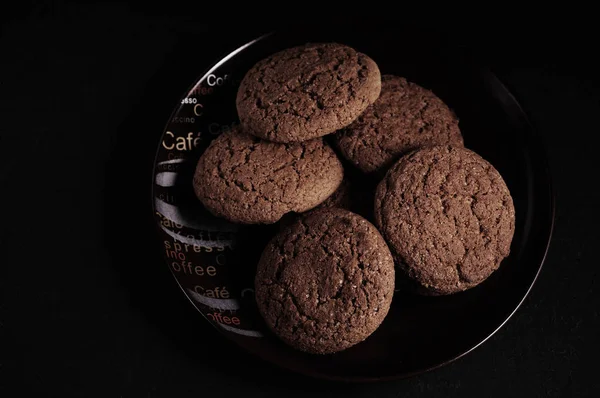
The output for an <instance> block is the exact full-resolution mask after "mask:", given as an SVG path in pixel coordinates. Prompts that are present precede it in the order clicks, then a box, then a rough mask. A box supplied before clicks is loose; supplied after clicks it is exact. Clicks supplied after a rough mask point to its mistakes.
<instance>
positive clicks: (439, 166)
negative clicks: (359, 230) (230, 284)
mask: <svg viewBox="0 0 600 398" xmlns="http://www.w3.org/2000/svg"><path fill="white" fill-rule="evenodd" d="M374 210H375V223H376V225H377V226H378V227H379V230H380V231H381V233H382V235H383V236H384V237H385V239H386V241H387V242H388V244H389V246H390V249H391V251H392V253H393V255H394V258H395V260H396V264H397V265H398V266H399V267H400V268H401V269H402V270H404V271H405V272H406V274H407V276H408V277H409V278H410V279H412V280H413V281H415V282H417V284H418V285H419V286H420V287H422V290H424V291H425V292H426V293H427V294H434V295H443V294H452V293H456V292H460V291H463V290H466V289H469V288H472V287H473V286H476V285H477V284H479V283H481V282H483V281H484V280H485V279H486V278H487V277H488V276H490V275H491V274H492V273H493V272H494V271H495V270H496V269H497V268H498V267H499V265H500V262H501V261H502V260H503V259H504V258H505V257H507V256H508V254H509V253H510V245H511V242H512V238H513V234H514V230H515V209H514V205H513V200H512V197H511V196H510V192H509V190H508V187H507V186H506V184H505V182H504V180H503V179H502V177H501V176H500V174H499V173H498V171H497V170H496V169H495V168H494V167H493V166H492V165H491V164H490V163H488V162H487V161H486V160H484V159H483V158H482V157H481V156H479V155H478V154H476V153H475V152H472V151H470V150H468V149H465V148H456V147H451V146H436V147H430V148H424V149H420V150H417V151H414V152H412V153H410V154H408V155H405V156H404V157H402V158H401V159H400V160H399V161H398V162H397V163H396V164H395V165H394V166H393V167H392V168H391V169H390V170H389V171H388V172H387V174H386V176H385V178H384V179H383V180H382V181H381V182H380V184H379V186H378V187H377V191H376V194H375V209H374Z"/></svg>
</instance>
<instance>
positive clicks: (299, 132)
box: [236, 43, 381, 142]
mask: <svg viewBox="0 0 600 398" xmlns="http://www.w3.org/2000/svg"><path fill="white" fill-rule="evenodd" d="M380 90H381V74H380V72H379V68H378V67H377V64H375V62H374V61H373V60H372V59H371V58H369V57H368V56H366V55H365V54H362V53H359V52H356V51H355V50H354V49H352V48H350V47H348V46H344V45H340V44H335V43H316V44H306V45H302V46H298V47H293V48H290V49H286V50H283V51H280V52H278V53H275V54H273V55H271V56H269V57H267V58H265V59H263V60H261V61H259V62H258V63H257V64H256V65H254V66H253V67H252V68H251V69H250V70H249V71H248V72H247V73H246V75H245V76H244V78H243V79H242V82H241V84H240V87H239V89H238V92H237V98H236V105H237V111H238V115H239V118H240V122H241V124H242V126H244V129H245V130H246V131H247V132H249V133H251V134H253V135H256V136H257V137H260V138H263V139H267V140H270V141H274V142H299V141H305V140H308V139H311V138H316V137H321V136H324V135H326V134H330V133H333V132H335V131H336V130H338V129H340V128H342V127H344V126H347V125H348V124H350V123H351V122H352V121H353V120H354V119H356V117H358V115H359V114H360V113H361V112H362V111H364V110H365V108H366V107H367V106H368V105H369V104H371V103H373V102H374V101H375V100H376V99H377V97H378V96H379V92H380Z"/></svg>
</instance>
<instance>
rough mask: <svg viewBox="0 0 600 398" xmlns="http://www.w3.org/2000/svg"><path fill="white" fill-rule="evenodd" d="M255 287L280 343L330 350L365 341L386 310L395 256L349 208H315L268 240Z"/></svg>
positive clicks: (313, 350) (315, 350)
mask: <svg viewBox="0 0 600 398" xmlns="http://www.w3.org/2000/svg"><path fill="white" fill-rule="evenodd" d="M255 291H256V301H257V304H258V309H259V311H260V313H261V315H262V316H263V318H264V319H265V321H266V323H267V325H268V326H269V327H270V328H271V330H273V332H274V333H275V334H276V335H277V336H279V337H280V338H281V339H282V340H283V341H284V342H286V343H287V344H289V345H291V346H293V347H295V348H297V349H299V350H302V351H306V352H309V353H315V354H328V353H334V352H337V351H341V350H344V349H347V348H349V347H351V346H353V345H355V344H357V343H359V342H361V341H363V340H365V339H366V338H367V337H368V336H369V335H371V334H372V333H373V332H374V331H375V330H376V329H377V328H378V327H379V325H380V324H381V322H382V321H383V319H384V318H385V316H386V315H387V313H388V310H389V307H390V303H391V301H392V295H393V293H394V261H393V258H392V255H391V253H390V251H389V249H388V247H387V245H386V243H385V241H384V240H383V238H382V236H381V235H380V234H379V231H377V229H376V228H375V226H373V224H371V223H369V222H368V221H367V220H365V219H364V218H362V217H361V216H359V215H358V214H354V213H351V212H349V211H347V210H343V209H335V208H329V209H321V210H318V211H315V212H312V213H311V214H309V215H307V216H306V217H300V218H299V219H298V220H297V221H296V222H295V223H294V224H292V225H291V226H290V227H288V228H287V229H286V230H284V231H282V232H280V233H279V234H278V235H276V236H275V237H274V238H273V239H272V240H271V241H270V242H269V244H268V245H267V247H266V248H265V250H264V252H263V253H262V256H261V258H260V261H259V263H258V269H257V273H256V280H255Z"/></svg>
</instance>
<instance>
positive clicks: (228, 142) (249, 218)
mask: <svg viewBox="0 0 600 398" xmlns="http://www.w3.org/2000/svg"><path fill="white" fill-rule="evenodd" d="M343 175H344V170H343V168H342V164H341V162H340V160H339V159H338V158H337V156H336V154H335V153H334V152H333V150H332V149H331V148H330V147H329V146H328V145H327V144H325V143H324V142H323V140H322V139H315V140H311V141H307V142H302V143H295V144H277V143H274V142H268V141H263V140H260V139H258V138H256V137H254V136H251V135H249V134H245V133H242V132H241V131H240V130H239V128H235V129H233V130H231V131H229V132H225V133H223V134H221V135H220V136H219V137H217V138H216V139H215V140H213V142H212V143H211V144H210V146H209V147H208V148H207V149H206V151H205V152H204V153H203V154H202V156H201V157H200V160H199V161H198V165H197V166H196V171H195V174H194V182H193V184H194V191H195V193H196V196H197V197H198V199H200V201H201V202H202V203H203V204H204V206H205V207H206V208H207V209H208V210H209V211H210V212H211V213H213V214H215V215H216V216H218V217H223V218H226V219H228V220H229V221H232V222H237V223H244V224H272V223H275V222H277V220H279V219H280V218H281V217H282V216H283V215H284V214H286V213H288V212H290V211H295V212H304V211H307V210H310V209H312V208H314V207H315V206H317V205H319V204H320V203H322V202H323V201H325V199H327V198H328V197H329V196H330V195H331V194H332V193H333V192H334V191H335V190H336V189H337V188H338V186H339V185H340V183H341V182H342V178H343Z"/></svg>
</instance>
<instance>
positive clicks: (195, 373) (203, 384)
mask: <svg viewBox="0 0 600 398" xmlns="http://www.w3.org/2000/svg"><path fill="white" fill-rule="evenodd" d="M3 17H4V20H5V22H6V23H5V25H4V28H3V31H2V36H1V37H0V186H1V187H2V188H1V190H0V204H1V209H2V227H1V228H0V267H1V268H0V294H1V296H0V297H1V301H0V396H2V397H17V396H19V397H20V396H57V397H163V396H164V397H188V396H189V397H192V396H206V395H208V394H211V395H212V396H216V397H219V396H223V397H226V396H227V397H228V396H253V395H256V396H272V397H280V396H284V394H285V395H290V396H306V395H308V394H311V395H312V394H314V396H330V395H332V394H333V393H337V394H339V395H340V396H342V395H343V396H382V397H409V396H419V397H440V396H444V397H449V396H461V397H462V396H473V397H481V396H489V397H515V396H524V397H534V396H592V395H598V394H599V393H600V388H599V385H600V382H599V381H598V377H597V375H596V372H594V366H592V365H591V364H593V363H594V362H596V359H597V357H598V356H599V355H600V347H599V344H598V337H599V336H600V329H599V325H600V309H599V308H600V292H599V286H598V265H599V261H598V259H597V257H596V254H595V248H596V246H597V245H598V241H599V238H600V233H599V228H598V225H600V218H599V216H598V214H599V213H598V211H597V209H596V207H597V206H598V205H599V204H600V195H599V190H598V185H599V184H598V181H599V178H598V175H597V171H598V167H597V166H596V164H597V159H598V155H597V154H596V152H597V151H598V149H597V148H598V147H597V145H595V143H596V141H597V136H598V134H599V133H600V131H599V127H598V117H599V115H600V80H599V79H598V77H597V76H596V75H595V73H596V70H597V66H598V63H597V61H594V59H593V58H592V57H593V55H592V53H593V51H588V50H587V47H586V46H585V44H584V43H583V42H581V41H579V40H570V39H569V37H566V36H564V35H562V34H550V33H548V34H546V33H544V32H542V33H540V32H539V31H538V32H537V33H535V34H531V35H529V36H527V40H523V37H522V36H521V37H520V36H519V34H514V35H512V36H510V37H503V38H502V39H498V38H496V37H492V36H493V35H490V36H489V37H486V36H485V35H483V36H482V34H480V32H477V34H473V32H471V34H468V32H467V33H463V34H457V36H456V40H458V43H459V44H460V43H461V42H460V40H464V45H469V46H472V47H473V48H474V49H475V50H476V51H479V52H480V54H481V57H482V59H485V60H486V62H489V64H490V65H491V66H492V68H493V69H494V70H495V71H496V72H497V74H498V75H499V76H500V77H501V79H502V80H503V81H504V82H505V83H506V84H507V85H508V86H509V88H510V89H511V90H512V91H513V93H514V94H515V96H516V97H517V99H518V100H519V101H520V102H521V104H522V106H523V107H524V109H525V111H526V112H527V114H528V115H529V116H530V118H531V121H532V123H533V124H534V126H535V128H536V129H537V130H538V131H539V133H540V135H541V136H542V137H543V140H544V142H543V145H545V147H546V149H547V153H548V159H549V163H550V167H551V170H552V174H553V180H554V188H555V192H556V202H557V209H556V224H555V232H554V236H553V239H552V243H551V247H550V250H549V253H548V257H547V260H546V262H545V265H544V267H543V269H542V272H541V274H540V277H539V278H538V281H537V283H536V284H535V286H534V288H533V290H532V291H531V293H530V295H529V296H528V297H527V299H526V300H525V302H524V303H523V305H522V306H521V308H520V309H519V310H518V311H517V313H516V314H515V315H514V316H513V317H512V318H511V320H510V321H509V322H508V323H507V324H506V325H505V326H504V327H503V328H502V329H501V330H500V331H499V332H498V333H496V334H495V335H494V336H493V337H492V338H491V339H489V340H488V341H487V342H486V343H485V344H484V345H482V346H481V347H479V348H477V349H476V350H475V351H474V352H472V353H470V354H469V355H467V356H466V357H463V358H462V359H460V360H458V361H456V362H454V363H452V364H450V365H448V366H445V367H443V368H441V369H438V370H435V371H432V372H430V373H427V374H424V375H421V376H417V377H413V378H411V379H407V380H400V381H395V382H385V383H378V384H364V385H343V384H334V383H325V382H319V381H314V380H310V379H305V378H303V377H300V376H296V375H291V374H288V373H286V372H283V371H280V370H278V369H275V368H274V367H272V366H271V365H269V364H266V363H263V362H260V361H258V360H256V359H255V358H253V357H250V356H249V355H247V354H245V353H244V352H242V351H241V350H240V349H238V348H237V347H235V346H233V345H232V344H231V343H229V342H228V341H226V340H225V339H224V338H223V337H222V336H221V335H219V334H217V332H216V331H215V330H214V329H213V328H212V327H211V326H210V325H209V324H208V323H206V322H205V321H204V320H203V319H201V317H200V316H199V315H198V314H197V313H196V312H195V310H194V309H193V308H192V306H191V305H190V304H189V302H188V301H187V299H186V298H185V297H184V296H183V295H182V294H181V293H180V291H179V290H178V288H177V286H176V284H175V281H174V280H173V278H172V276H171V275H170V273H169V271H168V269H167V267H166V266H165V265H164V264H163V263H162V261H163V260H162V257H161V256H160V255H159V254H157V250H156V248H155V247H154V246H153V240H152V239H151V238H150V237H149V234H150V233H152V232H153V230H152V229H151V228H149V227H148V225H150V226H151V224H149V221H148V220H149V217H148V215H149V208H147V207H145V206H144V205H140V203H143V204H145V203H149V202H148V200H149V199H148V195H149V177H148V176H149V174H148V166H149V165H150V164H151V162H152V157H153V155H154V150H155V146H156V144H157V140H158V136H159V135H160V133H161V128H162V126H163V125H164V122H165V121H166V120H167V118H168V116H169V113H170V111H171V109H168V108H165V107H164V103H161V104H158V103H149V101H148V98H157V95H158V96H159V97H161V98H164V99H165V102H166V103H167V104H168V103H173V101H175V100H176V99H177V98H178V97H179V95H181V94H182V92H183V91H184V90H185V89H186V88H187V87H188V85H189V84H190V83H191V82H192V81H193V79H194V78H195V77H196V76H197V75H199V74H200V73H202V72H203V71H204V70H205V69H206V67H207V66H209V64H210V63H211V62H213V61H214V60H215V59H217V57H218V56H219V55H222V54H223V53H224V52H225V51H226V49H228V48H230V47H228V46H232V45H235V44H240V43H241V42H243V41H244V39H245V37H244V35H246V36H248V35H251V34H252V32H254V31H253V30H252V29H250V28H249V29H248V30H245V31H244V32H243V34H242V33H238V34H233V33H235V32H232V29H229V27H228V26H226V25H225V24H224V23H214V24H213V25H210V26H209V25H204V24H199V23H198V21H197V19H195V18H193V17H190V16H164V15H161V14H160V13H154V12H150V13H141V12H139V11H136V10H134V9H131V8H127V7H124V6H118V5H93V6H91V5H86V6H81V7H78V6H68V7H67V6H64V7H58V8H53V7H40V8H38V9H36V10H29V11H27V12H24V13H20V14H14V15H7V14H4V15H3ZM491 30H492V29H489V30H487V31H486V32H490V31H491ZM571 33H572V35H573V36H577V34H576V33H573V32H571ZM430 34H431V33H430ZM165 70H169V71H176V73H174V74H173V77H172V79H165V78H164V73H165ZM132 115H135V118H137V119H135V120H132V118H133V117H134V116H132ZM140 115H143V116H140ZM124 236H125V237H126V238H123V237H124ZM594 393H595V394H594ZM32 394H33V395H32Z"/></svg>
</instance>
